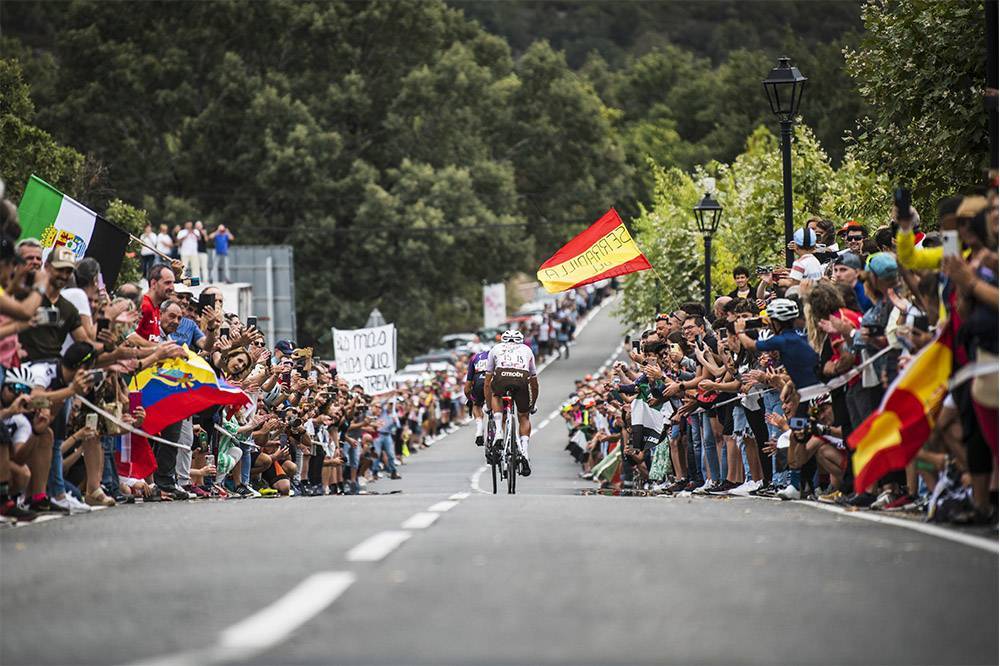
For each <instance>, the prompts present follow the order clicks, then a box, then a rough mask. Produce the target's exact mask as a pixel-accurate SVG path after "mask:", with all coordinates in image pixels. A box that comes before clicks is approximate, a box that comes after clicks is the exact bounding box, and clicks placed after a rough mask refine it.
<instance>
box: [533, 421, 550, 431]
mask: <svg viewBox="0 0 1000 666" xmlns="http://www.w3.org/2000/svg"><path fill="white" fill-rule="evenodd" d="M550 423H552V419H545V420H544V421H542V422H541V423H539V424H538V425H537V426H535V430H534V432H538V431H539V430H541V429H542V428H544V427H545V426H547V425H548V424H550Z"/></svg>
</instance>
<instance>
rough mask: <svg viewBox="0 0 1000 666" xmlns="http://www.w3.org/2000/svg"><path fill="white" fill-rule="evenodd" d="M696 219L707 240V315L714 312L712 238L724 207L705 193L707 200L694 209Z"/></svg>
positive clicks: (717, 227)
mask: <svg viewBox="0 0 1000 666" xmlns="http://www.w3.org/2000/svg"><path fill="white" fill-rule="evenodd" d="M694 219H695V221H696V222H697V223H698V231H700V232H701V235H702V237H703V238H704V239H705V313H706V314H708V313H709V312H711V311H712V303H711V299H712V236H713V235H715V232H716V231H717V230H718V229H719V220H721V219H722V206H720V205H719V202H718V201H716V200H715V199H713V198H712V195H711V193H709V192H705V198H704V199H702V200H701V201H699V202H698V205H697V206H695V207H694Z"/></svg>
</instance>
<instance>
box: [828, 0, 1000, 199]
mask: <svg viewBox="0 0 1000 666" xmlns="http://www.w3.org/2000/svg"><path fill="white" fill-rule="evenodd" d="M863 16H864V22H865V27H866V29H867V32H866V33H865V37H864V39H863V40H862V41H861V44H860V46H859V47H858V48H857V49H854V50H851V51H849V52H848V68H849V70H850V73H851V74H852V75H853V76H854V77H855V79H857V82H858V87H859V90H860V92H861V94H862V95H863V96H864V98H865V100H866V101H867V102H868V104H869V105H870V113H869V114H868V115H867V116H866V117H865V118H864V119H863V120H862V122H861V123H860V126H859V128H858V131H857V132H856V133H855V136H854V140H855V141H856V143H857V149H858V150H857V153H858V155H859V157H860V158H861V159H863V160H864V161H865V162H867V163H868V164H877V165H879V166H880V168H881V169H883V170H884V172H885V173H887V174H888V175H889V176H890V178H892V180H893V181H894V182H896V183H900V184H901V185H903V186H909V187H911V188H912V189H913V190H914V197H915V200H916V201H917V202H919V203H922V204H923V206H924V208H923V209H924V210H927V209H931V210H933V205H934V203H935V202H936V200H937V199H939V198H940V197H944V196H950V195H951V194H952V193H953V192H955V191H957V190H964V189H966V188H968V187H969V185H970V184H972V183H978V182H980V181H982V179H983V174H984V169H985V168H986V165H987V150H988V141H987V128H986V125H987V123H986V114H985V113H984V112H983V102H984V94H985V92H986V91H985V88H986V67H987V64H986V63H987V59H986V58H985V57H984V54H985V53H986V26H985V22H984V20H983V17H984V7H983V3H982V2H981V1H979V0H937V1H935V2H891V3H890V2H869V3H868V4H867V5H865V8H864V13H863ZM991 66H992V67H993V68H994V69H995V68H996V62H995V61H994V62H993V63H992V65H991Z"/></svg>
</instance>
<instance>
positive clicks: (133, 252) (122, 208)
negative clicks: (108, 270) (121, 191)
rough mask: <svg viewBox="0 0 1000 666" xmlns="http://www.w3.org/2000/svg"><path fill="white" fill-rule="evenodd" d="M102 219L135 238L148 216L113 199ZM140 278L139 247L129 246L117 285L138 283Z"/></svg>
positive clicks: (119, 200) (139, 233)
mask: <svg viewBox="0 0 1000 666" xmlns="http://www.w3.org/2000/svg"><path fill="white" fill-rule="evenodd" d="M104 217H105V219H107V220H108V221H109V222H113V223H114V224H117V225H118V226H119V227H121V228H122V229H125V230H126V231H128V232H129V233H130V234H132V235H133V236H136V237H138V236H139V235H141V234H142V230H143V229H144V228H145V227H146V225H147V224H149V215H148V214H147V213H146V211H144V210H142V209H141V208H136V207H135V206H130V205H129V204H127V203H125V202H124V201H122V200H121V199H115V200H113V201H111V202H110V203H108V208H107V210H106V211H105V213H104ZM141 278H142V268H141V263H140V260H139V247H138V246H137V245H136V244H135V243H133V244H131V245H129V251H128V252H127V253H126V254H125V260H124V261H123V262H122V268H121V271H120V272H119V273H118V284H122V283H123V282H138V281H139V280H140V279H141Z"/></svg>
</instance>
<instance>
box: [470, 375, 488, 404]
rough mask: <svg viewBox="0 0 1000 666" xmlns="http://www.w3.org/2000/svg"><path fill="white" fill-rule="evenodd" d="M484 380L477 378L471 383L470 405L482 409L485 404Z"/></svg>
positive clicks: (483, 378)
mask: <svg viewBox="0 0 1000 666" xmlns="http://www.w3.org/2000/svg"><path fill="white" fill-rule="evenodd" d="M485 387H486V378H485V377H479V378H477V379H476V381H474V382H473V383H472V400H471V402H472V404H474V405H476V406H478V407H482V406H483V404H484V403H485V402H486V391H485Z"/></svg>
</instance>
